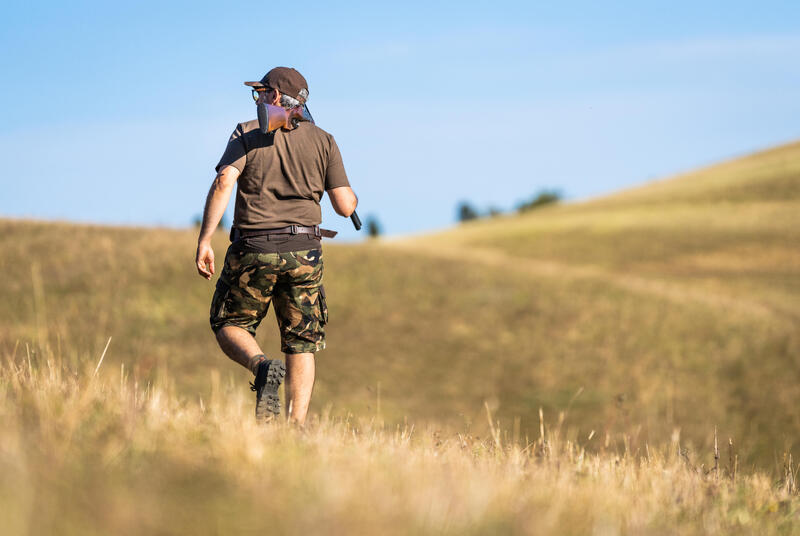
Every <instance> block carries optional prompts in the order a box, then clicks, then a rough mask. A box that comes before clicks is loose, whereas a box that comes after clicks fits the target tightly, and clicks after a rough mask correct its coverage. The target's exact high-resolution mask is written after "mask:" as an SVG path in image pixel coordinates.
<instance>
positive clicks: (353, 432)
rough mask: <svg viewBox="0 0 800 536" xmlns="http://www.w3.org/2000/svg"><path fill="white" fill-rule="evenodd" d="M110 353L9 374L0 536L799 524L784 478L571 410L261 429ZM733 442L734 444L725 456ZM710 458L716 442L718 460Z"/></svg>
mask: <svg viewBox="0 0 800 536" xmlns="http://www.w3.org/2000/svg"><path fill="white" fill-rule="evenodd" d="M98 357H99V356H97V355H95V356H88V355H85V356H83V357H82V358H81V360H80V361H79V362H78V363H77V366H75V365H74V364H73V365H70V364H68V363H67V362H65V361H64V360H63V359H61V358H60V356H59V355H57V354H56V353H54V352H52V351H44V352H31V351H30V348H28V350H27V351H24V350H21V349H18V351H17V352H16V353H6V354H5V355H4V356H3V363H2V367H0V429H2V434H0V474H2V475H3V478H2V479H0V527H3V531H2V532H3V534H10V535H15V534H65V535H69V534H81V535H85V534H117V535H125V534H187V533H189V534H242V533H244V534H250V533H262V534H263V533H269V534H282V533H309V532H311V533H325V534H416V533H437V534H490V533H516V534H667V533H669V534H708V533H718V534H797V533H800V517H799V516H800V497H798V494H797V489H796V485H795V484H794V480H793V479H794V478H795V477H796V476H797V474H796V472H797V470H796V468H795V467H794V466H793V464H788V463H787V466H786V472H785V474H784V478H783V479H781V480H778V481H776V480H774V479H772V478H770V477H768V476H767V475H765V474H763V473H760V472H756V471H750V470H748V469H746V468H743V469H742V468H740V469H739V470H738V472H737V473H735V474H734V472H733V469H734V467H736V466H735V454H732V456H731V463H730V464H728V465H726V460H725V457H724V456H718V458H719V459H718V460H717V462H716V464H715V466H716V468H715V466H712V465H710V464H709V465H707V466H706V465H702V466H701V465H700V464H699V460H696V459H693V458H692V455H690V454H689V453H687V452H686V450H685V448H684V447H683V445H682V444H681V439H680V436H679V434H678V433H677V432H676V433H675V434H674V435H673V438H672V441H671V443H667V444H664V445H661V446H654V445H647V446H646V448H645V449H644V450H643V451H641V452H632V451H631V450H629V449H626V448H624V447H623V448H621V449H614V448H605V449H601V451H600V452H596V453H591V452H589V451H588V450H587V449H586V448H585V447H586V444H587V443H589V442H591V441H593V440H594V441H597V440H598V439H599V438H596V437H591V438H590V437H588V436H587V437H582V438H580V440H578V441H573V440H568V439H566V438H565V437H564V435H563V434H562V425H563V419H562V420H559V419H548V418H547V416H546V415H542V420H541V423H540V429H539V434H538V435H537V437H532V438H519V437H517V438H515V437H514V436H515V435H516V434H515V433H514V432H513V431H512V430H507V431H506V430H503V429H501V428H499V427H498V426H497V423H496V421H495V419H494V417H493V416H492V414H491V412H490V411H489V406H488V405H487V406H486V411H487V420H488V421H489V423H491V425H490V430H491V433H490V434H489V435H487V436H485V437H474V436H472V435H470V434H469V433H443V432H442V431H440V430H438V429H436V428H429V429H415V428H414V427H413V426H397V427H386V426H384V425H383V424H382V422H381V419H380V416H379V415H378V416H376V417H374V418H372V419H369V420H363V419H354V418H332V417H330V416H328V415H325V414H324V413H323V414H322V415H316V416H315V417H314V419H313V420H312V422H311V423H310V424H309V426H308V427H307V428H306V429H304V430H301V429H297V428H293V427H291V426H289V425H286V424H284V423H272V424H270V425H258V424H257V423H256V422H255V420H254V418H253V416H252V408H253V401H252V400H250V397H249V396H248V397H246V396H244V391H242V390H241V389H238V387H237V386H235V385H233V384H229V383H224V382H220V378H219V375H211V376H210V377H209V378H208V383H209V385H210V393H211V394H210V396H209V397H207V398H206V397H199V396H196V397H191V396H180V395H178V394H176V391H175V389H174V386H173V385H172V381H171V379H170V378H169V377H168V376H166V375H164V376H162V377H161V379H160V380H159V381H158V382H157V383H148V384H143V383H140V382H138V381H137V380H135V379H134V378H132V377H131V375H130V373H129V372H128V371H126V370H125V368H124V367H120V368H119V369H118V370H108V369H104V367H105V364H102V365H100V368H99V371H98V373H97V374H95V371H96V370H97V367H98V364H97V361H99V359H98ZM723 451H724V449H723ZM710 454H711V453H709V455H710Z"/></svg>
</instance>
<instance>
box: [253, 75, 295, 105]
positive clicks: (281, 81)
mask: <svg viewBox="0 0 800 536" xmlns="http://www.w3.org/2000/svg"><path fill="white" fill-rule="evenodd" d="M244 85H246V86H251V87H271V88H275V89H277V90H278V91H280V92H281V93H283V94H284V95H289V96H290V97H293V98H295V99H297V100H299V101H300V104H305V102H306V100H308V82H306V79H305V78H303V75H302V74H300V73H299V72H298V71H297V70H296V69H292V68H291V67H275V68H274V69H272V70H271V71H270V72H268V73H267V74H265V75H264V78H262V79H261V80H259V81H258V82H245V83H244Z"/></svg>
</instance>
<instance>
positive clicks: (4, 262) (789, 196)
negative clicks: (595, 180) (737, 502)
mask: <svg viewBox="0 0 800 536" xmlns="http://www.w3.org/2000/svg"><path fill="white" fill-rule="evenodd" d="M0 230H2V233H0V248H1V249H0V250H2V252H3V255H2V258H0V268H2V273H3V274H4V280H5V283H4V284H3V285H2V286H0V303H2V304H3V305H2V307H0V351H1V352H2V353H3V354H4V355H6V356H8V358H9V359H12V360H13V359H17V360H18V359H22V358H23V357H25V358H27V356H28V355H30V356H31V360H32V362H33V363H34V364H35V363H36V362H37V359H39V360H41V361H40V366H42V365H41V363H43V362H44V360H45V358H46V356H48V355H50V356H57V357H58V359H60V360H61V361H62V362H64V363H66V364H67V365H69V366H72V367H73V368H78V367H79V365H80V363H82V362H84V361H85V360H87V359H88V360H96V359H98V358H99V356H100V354H101V352H102V350H103V348H104V347H105V345H106V343H107V341H108V339H109V337H112V341H111V344H110V346H109V350H108V354H107V357H106V358H105V361H104V364H103V368H102V371H101V373H107V374H111V373H112V372H111V371H115V372H114V374H119V369H120V367H124V369H125V370H126V371H128V373H129V374H131V375H132V377H134V378H136V379H138V381H139V382H141V383H145V382H146V381H148V380H154V379H158V378H169V381H170V382H173V383H174V390H175V392H176V393H179V394H180V395H181V396H186V397H188V399H192V400H194V399H199V398H200V397H205V398H207V397H208V396H210V392H211V389H212V384H213V381H217V380H215V378H217V379H220V380H219V381H222V382H224V383H225V384H226V385H234V386H236V388H238V389H241V390H242V391H246V390H247V381H248V380H249V378H248V375H247V373H246V372H245V371H244V370H243V369H241V370H240V369H239V368H238V367H236V366H235V365H234V364H233V363H232V362H229V361H228V360H227V359H226V358H225V357H224V356H223V354H222V353H221V352H220V351H219V350H218V349H217V347H216V345H215V343H214V340H213V336H212V334H211V331H210V330H209V329H208V323H207V314H208V306H209V300H210V296H211V293H212V291H213V284H212V283H209V282H206V281H204V280H202V279H201V278H199V277H197V276H196V275H195V272H194V267H193V255H194V245H195V240H196V232H195V231H193V230H186V231H175V230H164V229H130V228H106V227H94V226H82V225H72V224H54V223H34V222H28V221H2V222H0ZM799 244H800V144H798V143H795V144H792V145H787V146H784V147H780V148H777V149H774V150H771V151H767V152H764V153H759V154H756V155H753V156H749V157H745V158H741V159H739V160H735V161H732V162H728V163H724V164H721V165H718V166H714V167H712V168H709V169H705V170H701V171H698V172H693V173H688V174H685V175H683V176H681V177H678V178H675V179H671V180H665V181H659V182H655V183H652V184H648V185H645V186H642V187H640V188H636V189H632V190H630V191H625V192H620V193H618V194H616V195H612V196H609V197H606V198H602V199H596V200H590V201H586V202H581V203H571V204H566V205H563V206H555V207H550V208H545V209H541V210H537V211H534V212H532V213H529V214H525V215H521V216H516V215H515V216H507V217H501V218H496V219H492V220H485V221H478V222H475V223H470V224H467V225H461V226H459V227H457V228H454V229H452V230H450V231H447V232H444V233H439V234H436V235H429V236H420V237H415V238H409V239H404V240H394V241H378V242H370V243H366V244H363V245H337V244H336V243H335V242H329V243H326V245H325V263H326V275H325V277H326V288H327V290H328V295H329V305H330V313H331V323H330V326H329V339H328V342H329V344H328V346H329V349H328V350H326V351H324V352H323V353H321V354H320V356H319V360H318V383H317V387H316V391H315V399H314V402H313V408H312V411H315V412H317V413H319V412H322V411H327V412H329V413H331V414H332V415H348V414H352V415H356V416H375V417H378V418H379V419H381V420H382V421H383V422H386V423H389V424H392V423H404V422H410V423H418V424H419V425H422V424H425V423H431V424H434V425H435V426H439V427H441V428H442V429H443V430H447V431H451V432H457V431H467V430H468V431H470V432H472V433H475V434H478V435H480V434H485V433H486V418H485V407H484V403H485V402H486V403H488V405H489V407H490V409H491V410H492V411H493V414H494V415H495V416H496V417H497V418H498V419H499V421H500V424H501V426H502V427H505V428H507V429H508V430H518V431H519V434H520V435H521V436H522V437H525V435H526V434H528V435H531V436H535V435H536V434H537V433H538V427H539V414H538V411H539V408H540V407H541V408H543V411H544V415H545V420H546V421H548V422H550V423H553V424H555V423H557V422H558V420H559V415H560V418H561V419H562V420H563V425H562V426H563V428H564V432H565V434H566V435H567V437H569V438H571V439H572V440H578V439H581V438H582V439H586V438H587V437H589V435H590V434H592V438H593V439H592V440H591V441H588V444H587V448H590V449H591V448H593V445H596V444H598V443H603V444H604V445H605V446H613V445H617V446H619V447H623V446H624V447H625V448H629V449H633V450H634V451H635V450H637V449H644V447H645V444H646V443H648V442H649V443H653V442H663V441H667V440H669V438H670V437H672V434H673V433H674V432H675V430H676V429H680V431H681V434H682V437H683V438H684V440H685V441H686V442H687V444H689V445H692V448H693V449H694V452H696V453H697V454H696V455H697V456H698V457H699V456H707V455H708V452H710V450H709V446H710V443H711V440H712V437H713V432H714V428H715V427H717V428H718V429H719V433H720V435H721V436H722V437H723V438H728V437H732V438H733V439H734V440H735V442H736V444H737V445H738V449H739V451H740V452H741V455H742V459H743V463H747V464H756V465H758V466H759V467H763V468H767V469H769V470H773V469H775V470H780V467H779V465H780V464H779V463H778V462H777V461H776V460H779V459H780V456H781V454H782V453H783V452H785V451H787V450H789V449H791V448H796V447H797V446H798V438H800V413H798V412H797V411H796V408H795V406H796V401H797V400H798V399H800V381H799V380H800V366H798V359H800V335H798V334H799V333H800V330H798V320H800V278H799V277H798V276H799V275H800V249H798V247H797V246H798V245H799ZM226 246H227V240H226V237H225V236H224V235H223V234H222V233H220V234H219V236H217V237H216V242H215V251H216V253H217V257H218V259H219V264H220V265H221V259H222V257H223V255H224V251H225V248H226ZM272 318H274V317H273V316H272V314H270V316H269V317H268V318H267V319H266V320H265V322H264V324H263V326H262V328H261V330H260V333H259V339H260V341H261V342H262V344H263V345H264V347H265V348H266V349H267V350H268V351H269V352H271V353H273V354H277V352H278V348H279V345H278V341H277V340H276V330H275V329H274V324H273V320H272ZM212 380H213V381H212ZM592 432H593V433H592Z"/></svg>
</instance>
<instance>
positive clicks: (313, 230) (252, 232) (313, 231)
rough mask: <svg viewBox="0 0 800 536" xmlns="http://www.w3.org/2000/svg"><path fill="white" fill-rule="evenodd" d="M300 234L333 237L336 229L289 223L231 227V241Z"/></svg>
mask: <svg viewBox="0 0 800 536" xmlns="http://www.w3.org/2000/svg"><path fill="white" fill-rule="evenodd" d="M278 234H280V235H298V234H306V235H309V236H313V237H314V238H320V237H325V238H333V237H334V236H336V235H337V234H339V233H337V232H336V231H330V230H328V229H321V228H320V226H319V225H314V226H313V227H305V226H303V225H289V226H287V227H281V228H279V229H239V228H238V227H231V236H230V238H231V242H236V241H237V240H239V239H240V238H252V237H254V236H265V235H278Z"/></svg>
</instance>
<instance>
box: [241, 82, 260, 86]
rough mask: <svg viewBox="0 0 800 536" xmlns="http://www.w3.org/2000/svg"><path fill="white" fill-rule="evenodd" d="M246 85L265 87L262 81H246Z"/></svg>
mask: <svg viewBox="0 0 800 536" xmlns="http://www.w3.org/2000/svg"><path fill="white" fill-rule="evenodd" d="M244 85H246V86H250V87H265V86H264V84H262V83H261V82H245V83H244Z"/></svg>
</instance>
